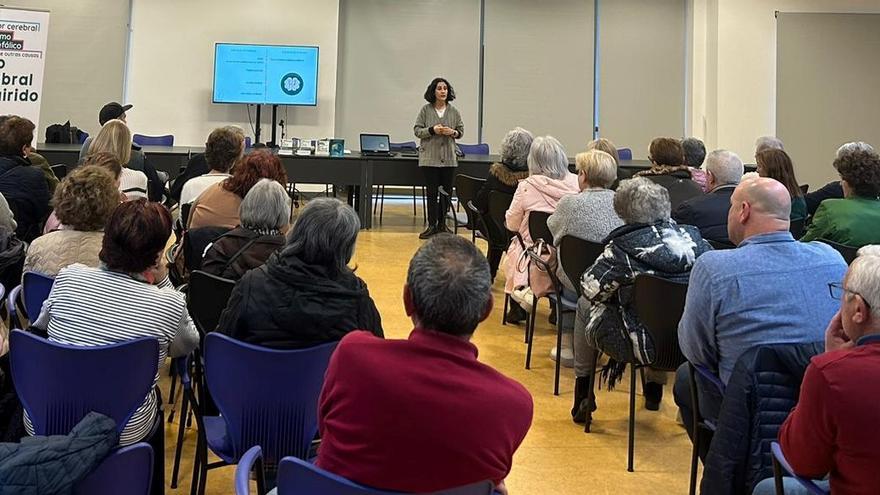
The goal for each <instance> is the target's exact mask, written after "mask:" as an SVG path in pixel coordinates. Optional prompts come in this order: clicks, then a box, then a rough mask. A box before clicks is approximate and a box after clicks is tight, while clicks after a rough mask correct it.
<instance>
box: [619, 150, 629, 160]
mask: <svg viewBox="0 0 880 495" xmlns="http://www.w3.org/2000/svg"><path fill="white" fill-rule="evenodd" d="M617 157H618V158H620V159H621V160H632V159H633V151H632V150H631V149H629V148H617Z"/></svg>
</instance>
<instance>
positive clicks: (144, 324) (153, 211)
mask: <svg viewBox="0 0 880 495" xmlns="http://www.w3.org/2000/svg"><path fill="white" fill-rule="evenodd" d="M170 235H171V216H170V215H169V214H168V211H167V210H166V209H165V208H164V207H163V206H162V205H160V204H158V203H149V202H147V201H146V200H145V199H139V200H135V201H129V202H126V203H122V204H120V205H118V206H117V207H116V209H115V210H114V211H113V214H112V215H111V216H110V220H109V221H108V222H107V227H106V229H105V231H104V239H103V241H102V247H101V252H100V254H99V258H100V260H101V264H100V267H97V268H95V267H87V266H85V265H82V264H74V265H70V266H68V267H66V268H63V269H61V271H60V272H59V273H58V276H57V277H56V278H55V284H54V285H53V286H52V292H51V293H50V294H49V298H48V299H47V300H46V302H45V303H44V304H43V311H42V313H41V314H40V317H39V319H38V320H37V322H36V323H34V326H35V327H37V328H39V329H42V330H45V331H46V332H47V333H48V336H49V340H51V341H54V342H58V343H61V344H67V345H76V346H86V347H89V346H96V345H106V344H112V343H117V342H125V341H127V340H131V339H135V338H138V337H154V338H156V339H159V366H160V367H161V366H162V364H163V363H164V362H165V357H166V356H168V355H170V356H171V357H178V356H185V355H187V354H188V353H189V352H190V351H191V350H193V348H195V347H196V345H197V344H198V341H199V337H198V333H197V332H196V330H195V327H193V324H192V320H191V319H190V317H189V314H188V313H187V310H186V301H185V300H184V296H183V294H181V293H179V292H177V291H176V290H174V287H172V286H171V283H170V282H169V281H168V276H167V272H166V269H165V264H164V263H163V262H162V261H163V260H162V248H163V247H165V242H166V241H167V239H168V237H169V236H170ZM158 380H159V375H158V373H157V374H156V382H158ZM159 402H160V401H159V398H158V397H157V394H156V392H155V390H152V391H150V394H149V395H148V396H147V397H146V399H145V400H144V403H143V404H142V405H141V406H140V407H139V408H138V409H137V411H135V413H134V415H133V416H132V417H131V419H130V420H129V421H128V424H126V425H125V427H124V429H123V430H122V434H121V436H120V439H119V443H120V444H121V445H129V444H132V443H135V442H139V441H141V440H143V439H144V438H146V437H147V435H148V434H149V433H150V431H151V430H152V429H153V427H154V425H155V424H156V421H157V420H158V419H159V416H160V415H159V412H158V411H159V410H158V407H159V405H160V404H159ZM25 426H26V428H27V429H28V432H29V433H31V434H33V428H32V426H31V425H30V424H29V421H28V419H27V417H25ZM160 431H161V429H160ZM156 440H158V441H159V442H160V444H159V446H161V445H162V443H164V441H163V440H162V439H156ZM151 443H152V441H151ZM153 447H154V449H155V448H156V447H157V445H154V446H153ZM159 458H160V459H161V457H159Z"/></svg>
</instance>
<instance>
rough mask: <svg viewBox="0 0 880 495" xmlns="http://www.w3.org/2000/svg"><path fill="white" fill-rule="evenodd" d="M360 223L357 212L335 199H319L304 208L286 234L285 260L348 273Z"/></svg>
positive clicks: (283, 254)
mask: <svg viewBox="0 0 880 495" xmlns="http://www.w3.org/2000/svg"><path fill="white" fill-rule="evenodd" d="M360 228H361V222H360V220H358V216H357V213H355V212H354V210H353V209H352V208H351V207H350V206H348V205H347V204H345V203H343V202H342V201H339V200H338V199H336V198H316V199H313V200H311V201H309V203H308V204H307V205H306V206H305V208H303V210H302V212H301V213H300V214H299V218H297V219H296V222H295V223H294V224H293V228H292V229H290V233H289V234H287V245H285V246H284V249H283V250H282V251H281V256H282V257H288V256H295V257H298V258H300V259H302V260H303V261H305V262H306V263H309V264H314V265H321V266H326V267H329V268H331V269H334V270H335V271H336V272H337V273H343V272H346V271H349V268H348V262H349V261H351V257H352V255H354V244H355V241H356V240H357V235H358V231H359V230H360Z"/></svg>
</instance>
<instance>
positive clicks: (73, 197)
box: [52, 165, 119, 232]
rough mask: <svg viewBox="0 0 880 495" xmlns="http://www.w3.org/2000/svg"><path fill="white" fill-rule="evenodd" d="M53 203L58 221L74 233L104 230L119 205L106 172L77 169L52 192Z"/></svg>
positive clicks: (112, 184)
mask: <svg viewBox="0 0 880 495" xmlns="http://www.w3.org/2000/svg"><path fill="white" fill-rule="evenodd" d="M52 203H53V204H54V205H55V216H57V217H58V220H59V221H60V222H61V223H63V224H64V225H66V226H68V227H71V228H73V230H79V231H85V232H90V231H96V230H103V229H104V226H105V225H107V220H109V219H110V215H112V214H113V210H115V209H116V206H117V205H118V204H119V189H117V187H116V180H115V179H114V178H113V176H111V175H110V171H109V170H107V169H106V168H101V167H99V166H97V165H87V166H82V167H77V168H75V169H74V170H73V171H72V172H71V173H70V174H68V175H67V177H65V178H64V180H63V181H61V184H60V185H59V186H58V187H57V188H56V189H55V197H54V198H53V199H52Z"/></svg>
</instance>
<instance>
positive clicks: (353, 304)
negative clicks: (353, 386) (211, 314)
mask: <svg viewBox="0 0 880 495" xmlns="http://www.w3.org/2000/svg"><path fill="white" fill-rule="evenodd" d="M360 228H361V224H360V221H359V220H358V216H357V213H355V212H354V210H353V209H352V208H351V207H350V206H348V205H346V204H345V203H343V202H341V201H339V200H338V199H335V198H317V199H313V200H311V201H309V203H308V204H307V205H306V207H305V208H303V209H302V212H301V213H300V214H299V218H297V219H296V222H295V223H294V224H293V227H292V228H291V230H290V233H288V234H287V244H285V245H284V247H283V248H281V250H280V251H278V252H276V253H275V254H273V255H271V256H270V257H269V260H268V261H266V263H265V264H263V265H262V266H260V267H258V268H255V269H253V270H251V271H249V272H247V273H245V274H244V276H243V277H242V278H241V280H239V281H238V283H237V284H235V289H233V290H232V295H231V296H230V297H229V303H228V304H227V306H226V309H225V310H224V311H223V314H222V315H221V316H220V323H219V325H218V326H217V331H218V332H220V333H222V334H224V335H229V336H230V337H232V338H234V339H238V340H241V341H243V342H248V343H250V344H254V345H261V346H265V347H271V348H274V349H303V348H306V347H312V346H315V345H319V344H324V343H327V342H336V341H338V340H339V339H341V338H342V337H344V336H345V334H347V333H348V332H351V331H354V330H367V331H370V332H372V333H373V334H375V335H376V336H379V337H382V336H383V335H384V334H383V332H382V320H381V317H380V316H379V311H378V310H377V309H376V304H375V303H374V302H373V299H372V298H371V297H370V293H369V291H368V290H367V284H366V283H364V281H363V280H361V279H360V277H358V276H357V275H355V273H354V270H352V269H351V268H349V267H348V263H349V262H350V261H351V257H352V255H353V254H354V246H355V242H356V241H357V236H358V232H359V231H360Z"/></svg>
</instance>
